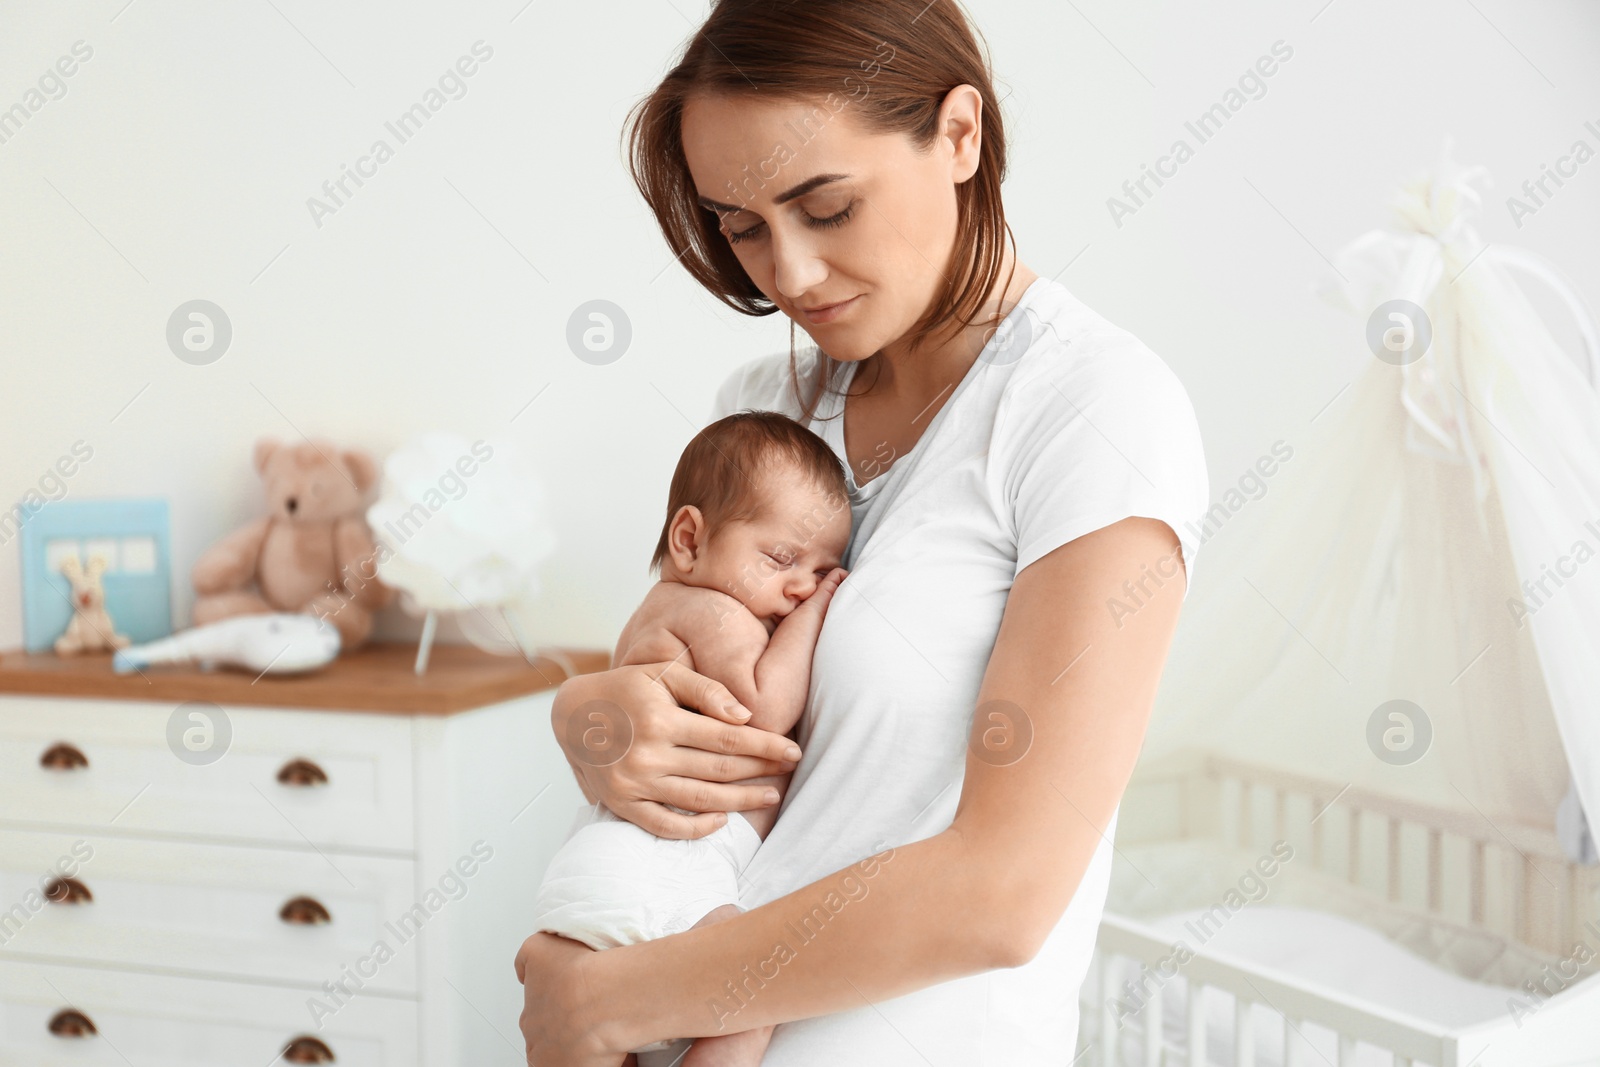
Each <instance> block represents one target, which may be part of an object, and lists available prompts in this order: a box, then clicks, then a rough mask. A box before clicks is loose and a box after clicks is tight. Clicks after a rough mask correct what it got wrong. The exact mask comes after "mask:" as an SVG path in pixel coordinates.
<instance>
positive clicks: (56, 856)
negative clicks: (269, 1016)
mask: <svg viewBox="0 0 1600 1067" xmlns="http://www.w3.org/2000/svg"><path fill="white" fill-rule="evenodd" d="M415 874H416V872H415V865H414V863H413V862H412V861H411V860H406V859H391V858H388V857H374V856H349V855H342V854H339V853H334V852H330V851H323V852H320V853H319V852H316V851H312V850H310V849H301V850H299V851H291V850H288V849H269V848H248V847H241V846H230V845H204V844H194V843H189V842H180V841H141V840H139V839H137V838H126V837H90V836H75V835H73V834H71V833H61V832H33V831H21V830H0V909H4V910H0V960H4V961H7V962H8V963H9V961H10V960H11V959H16V958H19V957H28V958H40V957H47V958H50V959H53V960H61V961H74V962H84V963H90V964H106V965H116V966H127V967H143V968H149V969H151V970H162V971H169V972H183V973H187V974H190V975H195V976H210V977H217V978H229V979H257V980H265V981H275V982H284V983H289V982H293V983H301V984H304V985H305V986H307V987H308V988H310V989H317V990H320V989H321V988H322V986H323V983H325V982H339V981H341V980H346V981H350V983H351V984H350V988H352V989H356V988H363V989H368V990H370V991H373V992H380V991H383V992H390V993H395V994H399V995H413V994H415V992H416V989H417V948H416V945H415V941H416V939H417V935H418V934H419V932H420V931H421V930H422V929H423V928H424V927H425V926H426V925H427V924H428V923H429V922H442V921H443V920H441V919H438V918H436V916H437V915H438V914H439V913H442V912H444V911H446V910H447V909H449V908H451V907H453V906H457V905H456V903H455V902H454V901H452V900H451V899H450V897H449V896H446V895H445V894H444V893H441V892H438V891H437V889H434V886H433V885H431V884H430V886H429V888H430V889H434V892H432V893H431V894H428V895H426V896H425V897H424V899H423V901H422V902H420V903H419V901H418V899H417V890H416V877H415ZM62 875H66V876H69V877H70V878H71V879H72V882H71V883H68V887H69V888H70V889H71V891H72V892H73V894H74V895H78V896H81V897H82V898H84V899H83V902H81V903H66V902H59V901H55V900H51V899H49V898H47V897H44V896H42V895H41V894H40V892H39V890H40V887H41V885H45V886H47V887H48V886H49V885H50V880H51V879H54V878H59V877H60V876H62ZM56 885H57V887H58V888H59V887H60V883H56ZM458 885H459V889H458V890H457V886H458ZM470 886H471V882H470V880H466V879H461V878H453V879H449V880H448V884H447V886H446V888H447V889H450V890H455V891H456V894H455V895H458V896H459V897H460V898H462V899H464V898H465V897H466V895H467V893H468V892H470ZM430 906H431V908H430ZM380 942H381V943H383V944H384V945H385V946H386V949H380V948H379V947H378V946H379V943H380ZM346 968H348V970H346ZM351 974H353V975H356V977H355V978H354V980H353V981H352V980H350V979H348V978H347V975H351Z"/></svg>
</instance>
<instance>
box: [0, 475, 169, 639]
mask: <svg viewBox="0 0 1600 1067" xmlns="http://www.w3.org/2000/svg"><path fill="white" fill-rule="evenodd" d="M21 534H22V632H23V645H24V647H25V648H26V649H27V651H29V652H47V651H50V650H51V648H52V646H53V645H54V644H55V640H56V638H58V637H60V636H61V634H62V632H63V631H65V630H66V628H67V623H68V622H70V621H71V620H72V584H71V583H70V582H68V581H67V578H66V575H64V574H62V573H61V572H60V570H59V569H58V567H59V565H60V560H61V557H62V555H63V554H65V553H69V552H73V551H75V552H76V553H77V555H78V557H79V558H80V559H81V560H83V561H84V562H86V563H87V562H88V560H89V558H90V557H91V556H93V555H102V556H105V557H106V558H107V560H106V561H107V564H108V566H107V568H106V571H105V574H104V575H103V576H102V577H101V582H102V584H103V586H104V588H105V594H106V611H107V612H109V613H110V615H111V621H112V623H113V624H114V625H115V627H116V631H117V633H119V634H126V635H127V636H128V637H129V638H131V639H132V640H133V643H134V644H142V643H144V642H146V641H154V640H157V639H158V638H162V637H167V636H170V635H171V633H172V568H171V563H170V559H171V533H170V522H169V519H168V512H167V502H166V501H165V500H159V499H148V500H146V499H100V500H52V501H47V502H45V503H44V504H42V505H40V506H39V507H38V508H37V509H35V510H33V511H31V512H29V513H28V515H27V517H26V518H25V519H24V520H23V522H22V529H21Z"/></svg>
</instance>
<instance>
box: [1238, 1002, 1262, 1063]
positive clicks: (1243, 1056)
mask: <svg viewBox="0 0 1600 1067" xmlns="http://www.w3.org/2000/svg"><path fill="white" fill-rule="evenodd" d="M1254 1010H1255V1004H1254V1003H1252V1002H1251V1001H1248V1000H1246V999H1244V998H1243V997H1239V998H1238V999H1236V1000H1235V1001H1234V1002H1233V1067H1256V1028H1255V1019H1254Z"/></svg>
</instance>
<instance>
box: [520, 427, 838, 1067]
mask: <svg viewBox="0 0 1600 1067" xmlns="http://www.w3.org/2000/svg"><path fill="white" fill-rule="evenodd" d="M849 540H850V504H849V499H848V496H847V493H846V483H845V473H844V467H843V465H842V464H841V463H840V462H839V459H838V457H837V456H835V455H834V453H833V450H832V449H831V448H829V447H828V445H827V443H826V442H824V441H823V440H822V439H821V438H820V437H818V436H817V435H816V434H814V433H812V432H811V431H810V430H808V429H806V428H805V427H804V426H802V425H800V424H799V423H798V422H796V421H794V420H793V419H790V418H789V417H787V416H785V415H781V414H778V413H777V412H771V411H748V410H747V411H741V412H738V413H736V414H733V415H729V416H728V417H726V418H724V419H720V420H718V421H717V422H714V423H712V424H711V425H710V426H708V427H706V428H705V429H704V430H702V431H701V432H700V433H699V434H697V435H696V436H695V438H694V440H692V441H691V442H689V446H688V447H687V448H686V449H684V452H683V455H682V456H681V457H680V458H679V460H678V466H677V470H676V471H675V472H674V473H673V476H672V487H671V490H670V492H669V494H668V501H667V519H666V524H665V526H664V527H663V528H662V531H661V538H660V540H659V542H658V543H657V545H656V550H655V555H654V556H653V557H652V558H651V561H650V566H651V570H652V571H655V570H657V569H658V568H659V573H660V581H659V582H657V583H656V584H655V586H653V587H652V588H651V590H650V592H649V593H648V594H647V595H646V596H645V598H644V602H643V603H642V604H640V605H639V608H638V610H637V611H635V612H634V613H633V616H632V617H631V618H630V619H629V620H628V623H627V625H626V626H624V627H623V630H622V636H621V637H620V638H619V639H618V641H617V647H616V650H615V652H614V653H613V654H612V660H611V665H612V666H613V667H620V666H624V665H626V664H632V663H668V662H671V663H675V664H681V665H682V666H684V667H687V668H689V669H690V670H693V671H696V672H698V673H700V674H703V675H705V676H706V677H708V678H714V679H716V680H717V681H719V682H721V683H722V684H723V685H725V686H727V687H728V689H729V690H730V691H731V692H732V693H733V695H734V696H735V697H736V698H737V699H738V700H739V702H740V703H741V704H743V705H744V706H745V707H746V708H748V709H749V710H750V719H749V725H751V726H756V727H759V728H761V729H763V730H770V731H772V732H773V733H779V734H788V733H790V732H791V731H792V730H793V729H794V726H795V724H796V723H797V722H798V721H799V718H800V715H801V712H802V711H803V709H804V707H805V702H806V696H807V693H808V691H809V689H810V687H811V655H812V651H813V650H814V648H815V647H816V643H817V636H818V634H819V633H820V632H821V629H822V620H823V616H824V615H825V614H826V612H827V610H828V603H829V601H830V600H831V599H832V597H833V593H834V591H835V590H836V589H838V587H839V583H840V582H841V581H843V579H844V576H845V572H844V571H843V570H842V569H840V567H839V561H840V558H841V557H842V556H843V554H844V551H845V548H846V546H847V545H848V543H849ZM581 710H582V709H580V714H581ZM597 716H598V717H596V716H590V717H589V718H590V719H592V720H593V726H596V727H601V728H602V729H601V733H602V734H611V733H612V732H613V730H614V729H615V727H616V726H617V725H618V724H608V723H603V722H601V721H600V720H601V719H604V718H606V716H605V715H604V713H597ZM606 727H610V728H611V729H605V728H606ZM579 728H586V727H584V726H582V725H580V726H579ZM612 740H615V738H614V737H613V738H612ZM580 758H581V757H580ZM614 758H616V757H614V756H610V755H607V756H606V757H604V758H603V759H597V760H596V762H597V763H600V762H610V761H611V760H612V759H614ZM789 777H790V775H788V774H782V775H765V776H762V777H758V778H749V779H745V780H744V781H743V782H740V783H737V784H741V785H770V786H772V787H773V788H774V789H776V790H777V791H778V795H779V798H780V803H781V798H782V796H783V794H784V792H785V791H786V789H787V787H788V784H789ZM669 807H673V810H675V811H679V812H683V811H684V809H683V808H678V807H676V806H673V805H669ZM778 807H779V805H777V804H774V805H771V806H768V807H762V808H755V809H752V810H750V811H748V812H738V811H730V812H728V821H727V823H726V824H725V825H723V826H721V827H719V828H718V829H716V830H715V831H713V832H712V833H710V834H707V835H706V836H704V837H701V838H698V839H696V840H692V841H679V840H669V839H666V838H658V837H656V836H655V835H654V834H651V833H649V832H648V831H646V830H642V829H640V828H639V827H637V826H635V825H634V824H632V823H630V822H627V821H625V820H623V819H620V818H618V817H617V816H616V815H614V814H613V813H612V812H611V811H610V810H609V809H607V808H605V807H603V806H599V807H598V808H596V807H592V806H590V805H587V804H586V805H584V806H582V807H581V808H580V809H579V812H578V816H577V818H575V819H574V825H575V826H577V827H578V828H577V829H576V830H575V831H574V832H573V833H572V834H571V835H570V836H569V837H568V838H567V840H566V842H565V843H564V844H563V845H562V847H561V849H560V850H559V851H558V852H557V853H556V854H555V857H554V858H553V859H552V860H551V862H550V866H549V868H548V870H547V871H546V873H545V877H544V882H543V883H542V884H541V885H540V887H539V894H538V898H537V900H536V902H535V910H536V912H537V914H536V919H537V922H538V925H537V926H536V929H542V930H548V931H550V932H551V933H556V934H560V935H561V936H563V937H569V938H573V939H574V940H578V941H582V942H583V943H584V944H586V945H588V946H589V947H590V948H594V949H606V948H614V947H616V946H618V945H626V944H631V943H634V942H638V941H648V940H652V939H654V938H658V937H664V936H667V935H668V934H675V933H679V932H681V931H683V930H687V929H690V928H692V927H696V926H704V925H707V924H709V923H714V922H719V921H721V920H723V919H728V918H731V917H733V916H735V915H738V914H739V913H740V912H741V911H742V910H743V909H741V908H740V907H739V906H738V904H737V900H738V897H739V876H740V873H741V872H742V871H743V870H744V868H745V866H746V865H747V864H748V863H749V862H750V859H751V857H752V856H754V855H755V852H756V850H757V849H758V848H760V847H761V842H762V841H763V840H764V839H765V838H766V836H767V833H768V832H769V831H770V830H771V829H772V826H773V824H774V823H775V822H776V821H777V818H778ZM591 816H592V818H593V821H590V822H587V824H585V825H582V826H578V823H579V822H581V821H583V820H586V819H590V818H591ZM771 1036H772V1027H770V1026H766V1027H761V1028H758V1029H754V1030H746V1031H743V1032H739V1033H729V1034H721V1035H717V1036H714V1037H703V1038H700V1039H699V1040H697V1041H696V1042H695V1043H694V1045H693V1047H692V1048H691V1049H690V1050H689V1053H688V1055H687V1056H686V1057H685V1058H684V1060H683V1067H721V1065H730V1067H731V1065H740V1067H743V1065H749V1067H755V1065H758V1064H760V1062H761V1057H762V1055H763V1054H764V1053H765V1051H766V1047H767V1043H768V1041H769V1040H770V1039H771ZM671 1043H672V1042H671V1041H667V1040H663V1041H658V1042H655V1043H653V1044H649V1045H645V1046H642V1047H641V1048H638V1049H635V1050H633V1051H634V1052H642V1051H646V1050H649V1049H659V1048H666V1047H668V1046H669V1045H671ZM635 1061H636V1057H634V1056H632V1055H630V1056H629V1058H628V1062H629V1063H633V1062H635Z"/></svg>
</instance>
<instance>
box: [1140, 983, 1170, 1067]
mask: <svg viewBox="0 0 1600 1067" xmlns="http://www.w3.org/2000/svg"><path fill="white" fill-rule="evenodd" d="M1161 1018H1162V1009H1161V987H1160V986H1157V987H1156V988H1155V989H1153V990H1151V991H1150V999H1149V1000H1147V1001H1145V1004H1144V1067H1161V1060H1162V1058H1163V1057H1162V1053H1163V1052H1164V1051H1165V1047H1166V1039H1165V1038H1163V1037H1162V1034H1161Z"/></svg>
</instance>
